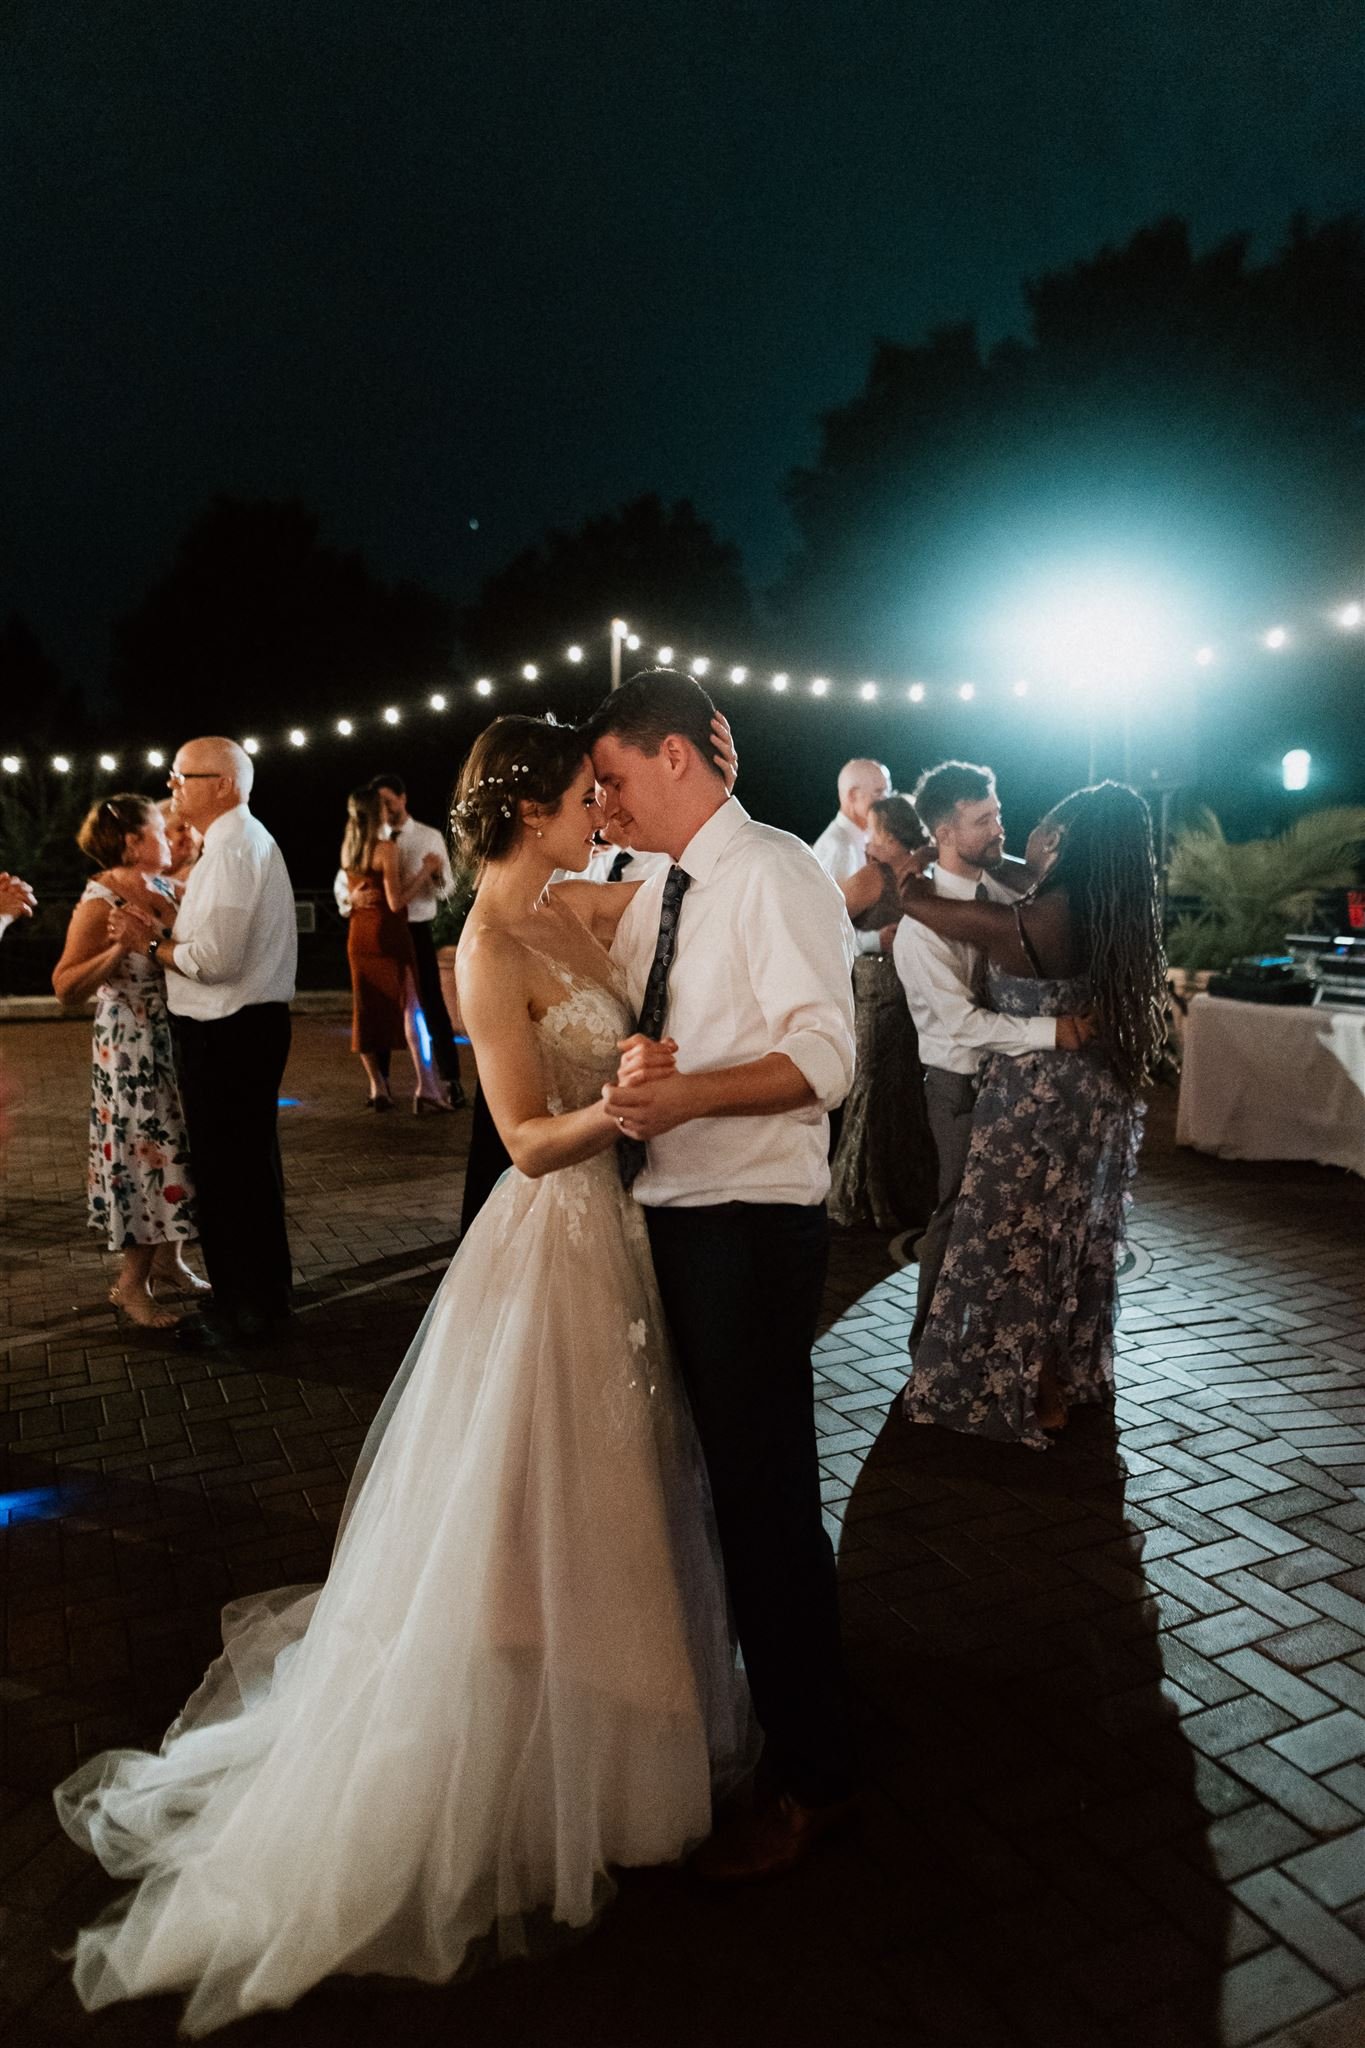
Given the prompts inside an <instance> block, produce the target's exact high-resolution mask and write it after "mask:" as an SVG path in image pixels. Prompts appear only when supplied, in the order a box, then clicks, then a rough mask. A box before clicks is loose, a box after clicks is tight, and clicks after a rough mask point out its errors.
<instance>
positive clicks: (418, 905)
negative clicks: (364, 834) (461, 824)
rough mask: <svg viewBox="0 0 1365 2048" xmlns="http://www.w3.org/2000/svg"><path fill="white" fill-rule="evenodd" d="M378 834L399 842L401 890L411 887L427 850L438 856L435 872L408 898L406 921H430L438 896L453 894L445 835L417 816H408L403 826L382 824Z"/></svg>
mask: <svg viewBox="0 0 1365 2048" xmlns="http://www.w3.org/2000/svg"><path fill="white" fill-rule="evenodd" d="M381 837H382V838H384V839H393V840H396V841H397V843H398V881H399V885H400V887H402V888H404V889H410V888H411V887H412V885H413V883H414V882H415V881H416V880H417V873H418V869H419V868H420V867H421V865H422V862H423V861H424V860H425V859H426V857H427V855H428V854H429V853H438V854H439V855H440V856H441V865H440V867H439V869H438V870H437V872H436V873H435V874H434V875H429V876H428V877H427V879H426V881H425V882H424V883H423V884H422V886H421V888H420V889H419V890H418V891H417V894H416V895H415V896H413V897H411V898H410V899H409V901H408V923H409V924H430V923H431V921H432V919H433V918H434V917H435V915H436V906H437V904H438V902H439V901H440V899H441V898H442V897H443V896H453V895H454V893H455V877H454V875H453V873H452V872H451V867H450V849H449V848H448V847H447V845H446V843H445V840H444V838H443V837H442V835H441V834H440V833H439V832H438V831H437V830H436V827H435V826H434V825H423V824H421V823H420V822H419V821H418V820H417V819H416V818H409V819H408V821H407V823H406V824H405V825H392V826H385V828H384V831H383V833H382V834H381Z"/></svg>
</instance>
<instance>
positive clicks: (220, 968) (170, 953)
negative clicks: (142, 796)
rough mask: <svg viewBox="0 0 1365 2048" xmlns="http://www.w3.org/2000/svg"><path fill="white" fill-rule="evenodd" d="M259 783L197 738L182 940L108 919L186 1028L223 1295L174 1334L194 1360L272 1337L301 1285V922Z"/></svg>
mask: <svg viewBox="0 0 1365 2048" xmlns="http://www.w3.org/2000/svg"><path fill="white" fill-rule="evenodd" d="M253 773H254V770H253V766H252V761H251V756H250V755H249V754H248V753H246V752H245V751H244V750H243V749H242V748H241V747H239V746H238V745H237V743H236V741H235V740H227V739H199V740H187V741H186V743H185V745H184V746H183V747H181V748H180V750H179V752H178V753H177V754H176V757H175V764H174V766H173V767H172V769H171V772H170V776H169V778H168V780H169V782H170V785H171V788H172V789H173V790H174V791H175V796H176V808H177V810H178V812H179V814H180V816H181V817H182V818H183V819H184V820H185V822H186V823H187V824H189V825H192V826H193V827H194V829H195V830H196V831H197V832H199V833H201V834H202V835H203V842H204V843H203V851H202V852H201V853H200V856H199V859H198V860H197V861H196V862H195V865H194V867H193V868H192V869H191V870H190V875H189V880H188V881H187V882H186V884H185V894H184V896H183V897H182V898H181V903H180V910H179V913H178V915H177V917H176V920H175V927H174V930H173V931H172V933H171V936H170V937H169V938H168V939H163V938H159V937H158V936H157V935H156V930H155V927H154V926H152V925H151V922H150V920H149V919H147V918H145V917H143V916H142V914H141V913H140V912H138V911H134V910H128V909H122V910H115V911H112V912H111V913H110V932H111V935H112V936H115V937H120V938H124V939H126V941H127V943H128V944H129V945H130V946H131V947H133V948H134V949H135V950H136V951H138V952H141V953H146V954H148V955H149V956H150V957H151V958H152V959H154V960H155V961H156V962H157V963H158V965H159V966H161V967H162V968H164V969H165V973H166V1005H167V1008H168V1009H169V1010H170V1012H171V1015H172V1016H173V1017H174V1018H175V1020H176V1034H175V1036H176V1063H177V1075H178V1079H179V1082H180V1092H181V1096H182V1098H183V1101H184V1106H185V1123H186V1127H187V1130H188V1133H189V1141H190V1159H191V1162H192V1167H193V1172H194V1183H195V1203H196V1213H197V1216H198V1222H199V1236H200V1242H201V1244H202V1246H203V1252H204V1264H205V1265H206V1266H207V1268H208V1275H209V1279H210V1281H211V1282H212V1285H213V1302H212V1305H211V1307H210V1308H209V1309H208V1310H207V1312H206V1313H205V1314H203V1315H202V1316H186V1317H185V1318H184V1319H183V1320H182V1321H181V1322H180V1324H179V1325H178V1326H177V1328H176V1333H175V1334H176V1342H177V1343H178V1344H181V1345H183V1346H185V1347H186V1348H187V1349H191V1350H200V1349H205V1348H214V1347H216V1346H218V1345H220V1344H233V1343H238V1342H244V1341H245V1342H250V1341H253V1340H255V1339H256V1338H258V1337H260V1336H262V1335H264V1334H265V1333H266V1331H267V1330H268V1329H269V1327H270V1325H271V1324H272V1323H273V1322H275V1321H276V1320H277V1319H278V1318H279V1317H281V1316H284V1315H287V1314H288V1313H289V1302H290V1293H291V1289H292V1284H293V1266H292V1261H291V1259H290V1253H289V1238H288V1235H287V1232H286V1230H285V1220H284V1171H283V1168H282V1166H281V1164H280V1147H279V1133H278V1128H277V1115H278V1106H279V1088H280V1082H281V1081H282V1080H283V1078H284V1068H285V1061H286V1060H287V1059H288V1057H289V1036H290V1024H289V1004H290V1001H291V999H292V997H293V994H294V975H295V969H296V967H297V964H298V935H297V922H296V919H295V915H294V891H293V887H292V885H291V883H290V880H289V871H288V869H287V868H286V867H285V864H284V855H283V854H282V853H281V852H280V849H279V847H278V846H277V845H276V844H275V842H274V840H273V839H272V838H271V836H270V834H269V833H268V832H267V831H266V829H265V826H264V825H262V824H261V822H260V820H259V819H258V818H253V817H252V815H251V811H250V808H249V799H250V796H251V784H252V777H253Z"/></svg>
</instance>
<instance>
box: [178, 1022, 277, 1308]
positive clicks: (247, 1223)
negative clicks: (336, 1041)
mask: <svg viewBox="0 0 1365 2048" xmlns="http://www.w3.org/2000/svg"><path fill="white" fill-rule="evenodd" d="M289 1037H290V1022H289V1005H288V1004H287V1003H253V1004H251V1005H249V1006H248V1007H247V1008H246V1009H244V1010H238V1011H236V1012H235V1013H234V1014H233V1015H232V1016H230V1017H222V1018H215V1019H214V1020H212V1021H203V1020H201V1019H198V1018H194V1017H180V1018H177V1020H176V1048H177V1056H178V1065H179V1073H180V1092H181V1096H182V1099H183V1101H184V1106H185V1125H186V1129H187V1131H188V1134H189V1142H190V1171H191V1173H192V1174H193V1176H194V1188H195V1208H196V1212H197V1215H198V1218H199V1238H200V1243H201V1245H202V1247H203V1253H204V1264H205V1265H206V1266H207V1268H208V1276H209V1279H210V1280H211V1281H212V1283H213V1306H214V1310H215V1312H216V1313H217V1314H218V1315H219V1316H221V1317H223V1318H224V1319H225V1320H228V1321H231V1320H232V1319H233V1318H235V1317H237V1316H239V1315H242V1314H247V1315H252V1316H262V1317H265V1318H267V1319H268V1318H270V1317H273V1316H279V1315H283V1314H285V1312H286V1311H287V1310H288V1307H289V1300H290V1294H291V1291H292V1286H293V1265H292V1262H291V1259H290V1256H289V1238H288V1235H287V1233H286V1231H285V1223H284V1169H283V1167H282V1165H281V1163H280V1145H279V1131H278V1099H279V1092H280V1082H281V1081H282V1080H283V1078H284V1068H285V1062H286V1060H287V1059H288V1057H289Z"/></svg>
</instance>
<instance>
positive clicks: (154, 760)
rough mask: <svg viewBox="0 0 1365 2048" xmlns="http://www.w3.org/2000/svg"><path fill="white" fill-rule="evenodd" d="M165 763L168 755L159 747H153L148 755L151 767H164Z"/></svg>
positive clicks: (148, 762)
mask: <svg viewBox="0 0 1365 2048" xmlns="http://www.w3.org/2000/svg"><path fill="white" fill-rule="evenodd" d="M165 765H166V756H165V755H164V754H163V753H162V752H161V750H160V748H159V747H153V748H152V749H151V751H150V752H149V753H148V755H147V766H148V767H149V768H164V767H165Z"/></svg>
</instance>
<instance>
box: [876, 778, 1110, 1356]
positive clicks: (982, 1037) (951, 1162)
mask: <svg viewBox="0 0 1365 2048" xmlns="http://www.w3.org/2000/svg"><path fill="white" fill-rule="evenodd" d="M911 801H912V802H913V804H914V806H915V809H916V811H917V812H918V814H919V820H920V823H921V824H922V825H923V827H924V829H925V831H926V832H927V833H928V834H929V836H930V838H931V839H932V840H933V841H934V846H935V858H934V865H933V868H932V871H931V873H932V879H933V882H934V887H935V889H936V891H937V893H938V894H939V895H940V896H955V897H958V898H960V899H962V900H963V901H971V900H973V899H975V900H977V901H986V900H989V901H991V902H994V903H1012V902H1013V901H1014V899H1015V898H1016V897H1017V896H1019V895H1021V894H1022V892H1023V890H1024V889H1025V888H1026V887H1027V886H1028V884H1029V881H1030V879H1031V877H1030V875H1029V872H1028V869H1027V868H1026V867H1025V866H1024V864H1023V862H1022V861H1011V862H1009V863H1007V864H1005V865H1003V866H1002V863H1003V862H1004V854H1005V828H1004V824H1003V821H1002V819H1001V813H1000V799H999V797H998V795H997V794H996V787H995V777H994V775H993V773H992V772H991V770H990V769H989V768H978V767H976V766H975V765H974V764H973V763H971V762H967V761H944V762H942V763H941V764H940V765H939V766H938V767H937V768H930V769H928V770H926V772H925V773H924V774H923V775H921V777H920V779H919V781H918V783H917V784H916V785H915V790H914V795H913V797H912V798H911ZM892 957H893V958H894V960H895V963H896V972H897V974H898V975H899V976H900V979H901V983H902V985H903V987H904V989H905V995H906V1001H907V1002H908V1003H909V1005H910V1013H911V1015H912V1016H913V1018H914V1020H915V1029H916V1030H917V1032H918V1033H919V1051H920V1058H921V1060H922V1061H923V1063H924V1096H925V1104H926V1107H927V1109H928V1113H929V1128H930V1130H931V1131H932V1132H933V1134H934V1144H935V1146H936V1148H937V1151H938V1207H937V1208H936V1209H935V1211H934V1213H933V1215H932V1216H931V1217H930V1219H929V1222H928V1224H927V1225H926V1227H925V1230H924V1233H923V1235H922V1236H921V1237H920V1240H919V1244H918V1247H917V1255H918V1258H919V1284H918V1290H917V1293H916V1298H915V1320H914V1324H913V1325H912V1327H911V1331H910V1354H911V1357H912V1358H913V1356H914V1352H915V1346H916V1344H917V1343H918V1342H919V1338H920V1333H921V1331H922V1330H923V1328H924V1325H925V1322H926V1321H927V1320H928V1316H929V1309H930V1306H931V1304H932V1302H933V1298H934V1288H935V1286H936V1285H937V1282H938V1276H939V1271H940V1268H941V1267H942V1265H943V1255H944V1253H945V1251H946V1250H947V1248H948V1239H949V1238H950V1236H951V1235H952V1228H953V1212H954V1210H955V1208H956V1206H957V1198H958V1193H959V1191H960V1189H961V1186H962V1175H963V1172H964V1170H965V1168H966V1165H967V1153H968V1150H969V1149H970V1146H971V1138H972V1111H973V1108H974V1106H975V1103H976V1089H977V1068H978V1067H979V1065H980V1063H981V1059H982V1056H983V1054H985V1053H991V1052H999V1053H1024V1052H1036V1051H1038V1050H1040V1049H1050V1048H1052V1047H1054V1046H1058V1045H1061V1046H1063V1047H1067V1046H1071V1047H1073V1048H1074V1046H1075V1045H1077V1044H1079V1043H1080V1038H1081V1035H1082V1033H1083V1028H1082V1027H1080V1026H1079V1025H1078V1024H1077V1020H1076V1019H1075V1018H1070V1017H1061V1018H1058V1017H1001V1016H998V1015H997V1014H996V1012H995V1011H994V1010H989V1009H986V1008H985V1007H984V1006H983V1005H982V1003H981V1001H980V999H979V993H978V991H979V986H980V980H981V970H982V963H981V960H980V957H979V955H978V954H977V952H976V950H975V949H974V948H973V947H971V946H963V945H958V944H955V943H954V942H953V941H951V940H949V939H945V938H941V937H940V936H939V935H938V934H937V933H936V932H931V931H930V930H929V928H928V926H927V925H922V924H916V922H915V921H914V919H913V918H909V917H905V918H902V919H901V921H900V923H899V925H898V926H897V927H896V938H895V943H894V946H893V948H892Z"/></svg>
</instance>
